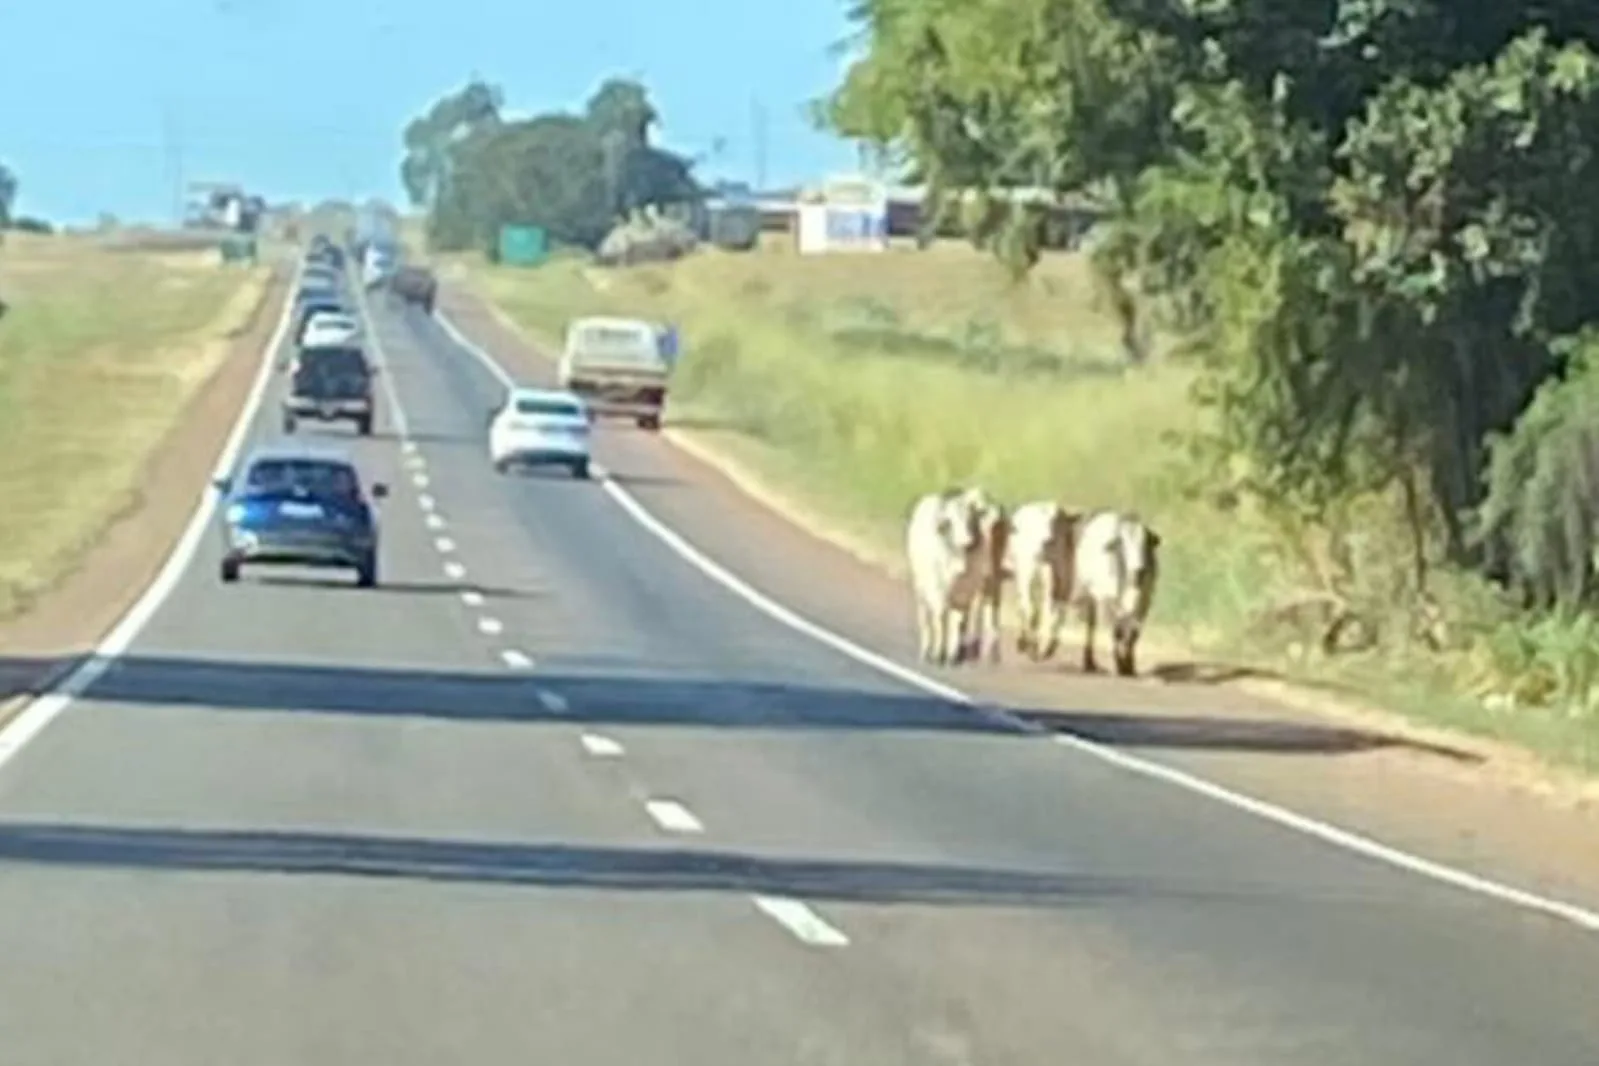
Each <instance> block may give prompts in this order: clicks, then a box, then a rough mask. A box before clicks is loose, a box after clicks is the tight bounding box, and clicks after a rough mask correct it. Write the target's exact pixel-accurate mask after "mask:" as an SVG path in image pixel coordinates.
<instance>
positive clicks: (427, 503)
mask: <svg viewBox="0 0 1599 1066" xmlns="http://www.w3.org/2000/svg"><path fill="white" fill-rule="evenodd" d="M416 505H417V506H418V507H420V508H422V510H424V511H431V510H433V508H434V507H435V506H437V504H435V503H434V501H433V497H431V496H429V495H428V494H427V493H425V492H424V493H423V494H422V495H420V496H418V497H417V498H416Z"/></svg>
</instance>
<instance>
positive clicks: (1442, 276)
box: [818, 0, 1599, 681]
mask: <svg viewBox="0 0 1599 1066" xmlns="http://www.w3.org/2000/svg"><path fill="white" fill-rule="evenodd" d="M851 17H852V19H853V22H854V24H855V26H856V28H857V30H858V35H857V42H858V44H859V45H860V52H859V54H858V57H857V58H856V59H855V60H854V61H853V63H852V64H851V65H850V66H849V67H848V69H847V73H846V76H845V77H844V79H843V81H842V83H841V84H840V85H839V86H838V88H837V89H836V91H835V92H833V93H832V94H831V95H830V96H829V97H827V98H826V99H824V100H823V101H820V102H819V107H818V115H819V119H820V121H821V122H822V123H823V124H824V125H825V126H827V127H829V128H831V129H832V130H834V131H836V132H838V133H840V134H842V135H844V136H846V137H849V138H852V139H854V140H856V141H858V142H861V143H863V144H864V145H867V146H870V148H871V149H872V150H873V151H874V152H875V153H877V155H878V156H879V157H880V158H881V159H883V160H885V161H887V162H888V163H890V164H891V165H893V166H894V167H897V168H899V169H901V170H903V171H904V172H905V173H906V174H907V175H908V176H910V177H912V178H914V179H917V180H921V181H924V182H926V183H927V184H928V185H929V186H930V187H931V189H932V193H933V195H932V200H933V202H934V203H935V204H937V205H940V212H941V213H942V214H943V215H945V216H947V215H949V214H950V213H951V212H959V213H961V218H960V220H959V221H960V224H961V226H962V227H963V229H964V232H966V233H967V234H968V235H969V236H970V238H971V239H972V240H973V241H974V242H975V243H977V244H979V245H980V246H982V247H985V248H989V249H992V250H993V251H994V252H995V253H996V254H997V255H999V256H1000V257H1001V258H1002V259H1003V260H1004V261H1006V262H1007V263H1009V264H1010V265H1011V266H1012V267H1013V268H1014V270H1015V271H1016V273H1017V274H1018V275H1023V274H1025V273H1026V272H1027V271H1028V270H1029V269H1030V268H1031V266H1032V265H1033V263H1035V262H1036V261H1037V259H1038V257H1039V255H1040V250H1041V245H1042V243H1043V242H1042V241H1041V239H1040V233H1041V226H1042V224H1043V220H1042V218H1041V214H1040V212H1039V211H1038V210H1037V209H1036V208H1034V207H1030V206H1028V205H1025V204H1023V205H1013V204H1010V203H1008V202H1006V201H1004V200H1001V199H1000V198H997V197H986V198H985V197H984V196H982V195H981V194H984V193H992V192H993V191H994V190H997V189H1002V188H1006V187H1014V186H1044V187H1047V188H1050V189H1053V190H1054V191H1055V192H1057V193H1059V194H1061V195H1062V196H1063V197H1064V196H1066V195H1074V196H1082V195H1088V196H1090V197H1091V198H1092V199H1093V200H1094V201H1095V202H1097V204H1098V205H1100V207H1102V208H1103V210H1104V211H1105V212H1106V216H1107V218H1106V221H1105V223H1104V224H1103V225H1101V226H1100V227H1098V228H1099V233H1097V234H1096V238H1097V239H1096V240H1095V241H1094V242H1093V253H1092V254H1093V257H1094V261H1095V264H1096V266H1097V267H1098V268H1099V272H1100V274H1101V276H1102V277H1103V278H1105V279H1108V281H1109V282H1110V283H1111V284H1112V285H1114V286H1116V287H1118V288H1119V289H1121V290H1124V291H1127V292H1130V293H1132V294H1134V295H1135V298H1136V302H1137V305H1138V313H1139V314H1141V315H1147V316H1152V317H1155V318H1158V320H1159V322H1160V324H1161V325H1162V326H1163V327H1165V328H1166V329H1167V330H1168V331H1170V332H1171V333H1172V334H1174V335H1176V336H1179V337H1181V338H1183V339H1184V343H1183V344H1182V346H1181V348H1180V356H1179V357H1181V358H1186V359H1188V360H1190V361H1191V362H1192V364H1193V365H1194V366H1195V367H1197V368H1198V385H1197V387H1196V393H1195V395H1196V398H1197V400H1198V401H1199V402H1200V403H1202V404H1203V405H1204V406H1205V407H1206V409H1207V411H1208V413H1209V415H1210V416H1211V417H1210V418H1209V419H1208V426H1207V429H1206V431H1205V432H1204V433H1203V435H1200V436H1196V437H1195V439H1193V440H1192V441H1190V444H1191V445H1193V447H1192V449H1191V451H1192V457H1193V459H1194V460H1195V461H1197V462H1199V463H1201V464H1203V466H1202V471H1203V473H1202V475H1201V479H1202V480H1203V481H1204V482H1205V483H1207V484H1208V485H1211V486H1214V488H1215V491H1216V492H1217V494H1218V496H1223V495H1225V496H1226V497H1227V498H1228V499H1232V500H1243V501H1247V502H1248V503H1249V504H1250V505H1251V506H1252V507H1254V508H1256V509H1258V510H1259V511H1261V512H1263V513H1264V514H1266V515H1267V516H1269V517H1270V518H1271V519H1272V520H1274V521H1275V522H1277V523H1278V524H1279V525H1280V526H1282V527H1283V528H1284V529H1287V530H1292V531H1296V532H1295V535H1296V536H1301V535H1305V534H1307V533H1308V531H1312V530H1314V531H1317V532H1318V535H1319V536H1320V537H1321V539H1320V541H1319V543H1320V545H1321V549H1322V550H1321V552H1320V554H1321V555H1322V556H1323V557H1322V558H1321V559H1319V560H1317V561H1316V563H1315V564H1314V565H1313V568H1315V569H1318V570H1319V571H1320V572H1321V576H1322V578H1324V579H1325V582H1326V583H1327V584H1328V585H1329V586H1331V587H1332V590H1333V591H1334V592H1335V593H1336V594H1337V595H1341V596H1345V597H1347V596H1350V595H1353V594H1354V593H1353V592H1352V591H1351V590H1352V589H1353V588H1354V587H1355V586H1356V585H1358V584H1359V575H1357V574H1355V573H1354V572H1353V571H1354V570H1355V568H1356V566H1357V564H1355V563H1354V562H1352V561H1351V560H1352V559H1353V557H1354V556H1356V555H1358V554H1359V552H1358V551H1357V547H1358V543H1357V542H1358V541H1359V540H1360V535H1361V523H1362V520H1361V518H1360V516H1361V515H1363V514H1367V513H1369V512H1367V511H1364V510H1363V509H1362V508H1363V507H1366V506H1368V505H1369V504H1370V501H1371V500H1372V499H1373V498H1381V499H1383V500H1390V501H1392V506H1393V508H1395V513H1396V514H1398V515H1399V516H1400V517H1401V518H1402V523H1401V524H1400V525H1399V526H1398V527H1396V528H1402V529H1404V530H1406V531H1408V534H1407V536H1405V537H1403V538H1401V539H1403V540H1404V541H1405V543H1404V544H1403V546H1402V547H1398V546H1396V550H1395V552H1393V553H1392V554H1393V555H1394V556H1395V561H1396V562H1397V563H1400V564H1402V565H1400V567H1399V569H1400V571H1401V577H1402V580H1398V581H1397V584H1398V586H1399V587H1398V588H1397V589H1395V588H1394V587H1393V586H1389V591H1388V592H1387V593H1384V595H1388V594H1391V593H1393V592H1395V591H1397V592H1398V593H1399V594H1401V595H1403V596H1405V597H1408V599H1409V601H1410V602H1411V603H1412V604H1413V605H1415V606H1416V607H1417V608H1418V610H1421V611H1422V613H1426V611H1434V612H1435V611H1436V610H1437V609H1438V602H1437V601H1438V599H1439V597H1440V595H1441V592H1440V590H1439V587H1438V581H1437V580H1436V579H1437V577H1438V574H1439V571H1440V569H1444V568H1445V567H1442V566H1441V565H1440V564H1449V567H1448V568H1452V569H1453V570H1455V571H1456V572H1459V571H1466V572H1469V573H1474V574H1476V575H1478V576H1479V577H1480V578H1487V579H1488V583H1487V585H1486V587H1487V588H1489V589H1493V588H1497V589H1500V590H1502V591H1504V590H1508V592H1509V593H1510V596H1509V597H1508V598H1509V599H1510V601H1511V602H1510V603H1509V604H1507V605H1506V606H1507V609H1508V610H1511V611H1513V612H1520V611H1525V610H1536V611H1549V610H1553V611H1557V612H1563V613H1572V612H1580V611H1582V610H1584V609H1586V608H1589V607H1592V606H1593V605H1594V604H1595V601H1596V599H1599V581H1596V569H1595V553H1596V534H1599V365H1596V364H1599V254H1596V253H1599V50H1596V46H1599V4H1594V3H1592V2H1591V0H1539V2H1536V3H1533V2H1529V0H1494V2H1492V3H1489V2H1487V0H1473V2H1466V0H1453V2H1451V0H1358V2H1356V0H1344V2H1341V3H1327V4H1297V5H1296V4H1285V3H1280V2H1275V3H1268V2H1267V0H1212V2H1208V3H1205V4H1193V5H1171V4H1164V3H1152V2H1150V0H958V2H957V0H855V4H854V7H853V9H852V12H851ZM963 191H975V192H976V193H978V194H979V195H978V197H977V198H976V199H975V201H972V200H970V198H968V202H967V203H966V206H964V207H960V206H959V204H960V201H959V200H958V199H957V195H956V194H959V193H961V192H963ZM1328 531H1331V535H1330V539H1329V535H1328ZM1301 539H1303V537H1302V536H1301ZM1311 566H1312V564H1309V563H1307V567H1311ZM1423 609H1424V610H1423ZM1595 680H1596V681H1599V665H1596V668H1595Z"/></svg>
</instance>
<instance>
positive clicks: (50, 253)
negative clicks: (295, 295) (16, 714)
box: [0, 238, 286, 709]
mask: <svg viewBox="0 0 1599 1066" xmlns="http://www.w3.org/2000/svg"><path fill="white" fill-rule="evenodd" d="M285 277H286V274H284V273H282V272H281V271H280V270H275V269H274V268H273V267H271V266H263V267H259V268H255V269H237V268H235V269H222V268H220V267H218V266H217V265H216V264H215V262H214V256H212V255H209V254H205V253H176V254H175V253H158V252H146V251H125V250H108V249H105V248H102V247H99V246H97V245H95V244H93V243H91V242H89V241H87V240H84V239H72V238H53V239H51V240H41V239H35V240H32V241H29V240H26V239H20V240H19V239H16V238H13V240H12V242H8V247H7V254H6V255H5V256H4V257H0V291H4V292H5V293H6V298H7V299H8V301H9V302H10V303H11V304H12V311H11V313H10V314H9V315H8V316H7V318H6V319H5V320H4V321H0V405H3V406H4V408H5V412H6V418H5V419H4V420H3V421H0V438H3V443H4V444H5V447H4V448H0V486H3V490H4V491H5V493H6V494H7V499H8V502H9V501H17V503H16V504H15V505H13V506H8V508H7V513H6V515H5V516H3V517H0V526H3V535H0V577H3V580H0V615H3V617H0V647H3V648H5V649H6V652H7V655H8V661H7V664H6V668H5V670H4V671H3V672H0V707H3V708H7V709H14V707H15V705H16V704H17V703H18V702H19V701H20V700H21V699H23V698H25V697H26V696H27V695H29V694H31V693H36V692H37V691H39V690H40V689H41V688H42V687H44V686H45V685H46V684H47V682H48V680H49V679H50V678H51V677H52V676H53V675H54V673H55V672H56V670H57V669H59V668H60V664H61V663H63V662H66V661H70V659H71V658H72V657H73V656H76V655H79V654H82V653H83V652H85V651H86V650H87V649H88V648H90V647H92V645H93V644H94V643H95V641H96V640H97V639H98V638H99V637H100V636H101V635H103V634H104V632H105V631H106V630H107V629H109V628H110V626H111V625H112V624H113V623H114V622H115V620H116V619H117V618H118V617H120V616H121V614H122V613H123V612H124V611H125V610H126V609H127V608H128V606H129V605H130V604H131V603H132V602H133V601H134V600H135V599H136V598H137V597H138V595H139V593H140V592H141V591H142V590H143V589H144V588H145V586H146V585H148V584H149V582H150V580H151V579H152V578H153V576H154V575H155V573H156V571H157V570H158V569H159V568H160V565H161V562H162V560H163V559H164V558H165V556H166V554H167V552H168V550H169V549H170V548H171V546H172V544H173V542H174V541H175V540H176V538H177V536H178V534H179V533H180V532H181V530H182V527H183V524H184V521H185V520H186V519H187V517H188V512H189V510H190V508H191V504H192V501H193V499H194V497H195V495H196V494H197V493H198V492H200V491H201V490H202V489H203V487H204V485H205V481H206V478H207V477H208V476H209V474H210V472H211V466H212V463H213V462H214V459H215V456H216V453H217V449H218V448H219V447H220V444H221V441H222V439H223V438H224V437H225V436H226V433H227V430H228V427H229V425H230V424H231V423H232V421H233V419H234V418H235V417H236V415H237V412H238V408H239V405H240V403H241V402H242V400H243V397H244V395H245V393H246V392H247V391H248V388H249V383H250V379H251V376H252V374H253V372H254V370H255V367H256V365H257V362H258V360H259V358H260V356H261V352H262V350H263V348H264V346H265V344H266V341H267V338H268V337H269V336H270V334H271V331H272V328H273V325H274V322H275V318H276V316H277V313H278V308H279V306H280V303H281V300H282V298H283V291H282V289H283V283H284V279H285Z"/></svg>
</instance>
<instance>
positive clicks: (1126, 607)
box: [1072, 511, 1160, 677]
mask: <svg viewBox="0 0 1599 1066" xmlns="http://www.w3.org/2000/svg"><path fill="white" fill-rule="evenodd" d="M1159 549H1160V537H1159V536H1158V535H1157V534H1156V533H1155V531H1154V530H1153V529H1150V528H1149V527H1148V526H1146V525H1144V523H1143V522H1141V521H1140V520H1139V519H1138V517H1137V516H1136V515H1130V514H1120V513H1117V512H1115V511H1100V512H1098V513H1096V514H1092V515H1089V516H1088V517H1086V518H1085V519H1083V520H1082V521H1081V522H1080V523H1079V524H1078V527H1077V546H1076V550H1075V552H1074V560H1075V569H1076V573H1075V581H1074V586H1073V589H1072V599H1073V600H1074V601H1075V602H1076V604H1077V608H1078V610H1079V612H1081V614H1082V618H1083V624H1084V626H1085V627H1086V628H1087V632H1085V633H1084V634H1083V669H1084V670H1085V671H1087V672H1089V673H1094V672H1096V671H1097V670H1098V669H1099V667H1098V665H1097V664H1096V663H1095V661H1094V629H1095V624H1096V623H1097V622H1098V621H1099V620H1100V619H1101V618H1103V619H1104V620H1105V621H1107V622H1109V623H1110V627H1111V642H1112V647H1113V649H1114V652H1115V658H1116V672H1117V673H1118V674H1121V675H1123V676H1124V677H1130V676H1131V675H1133V674H1134V673H1136V672H1137V670H1136V665H1135V662H1134V653H1135V651H1136V649H1137V647H1138V636H1139V633H1140V632H1141V631H1142V629H1143V624H1144V619H1145V618H1146V617H1147V616H1148V614H1149V608H1150V604H1151V603H1152V602H1153V600H1154V597H1155V582H1156V580H1157V579H1158V577H1159V573H1160V566H1159Z"/></svg>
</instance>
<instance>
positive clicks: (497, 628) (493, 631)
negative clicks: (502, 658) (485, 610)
mask: <svg viewBox="0 0 1599 1066" xmlns="http://www.w3.org/2000/svg"><path fill="white" fill-rule="evenodd" d="M477 631H478V632H479V633H486V634H488V635H489V636H491V637H497V636H499V635H500V634H501V633H503V632H505V623H503V622H501V621H500V620H499V619H498V618H479V619H478V620H477Z"/></svg>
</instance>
